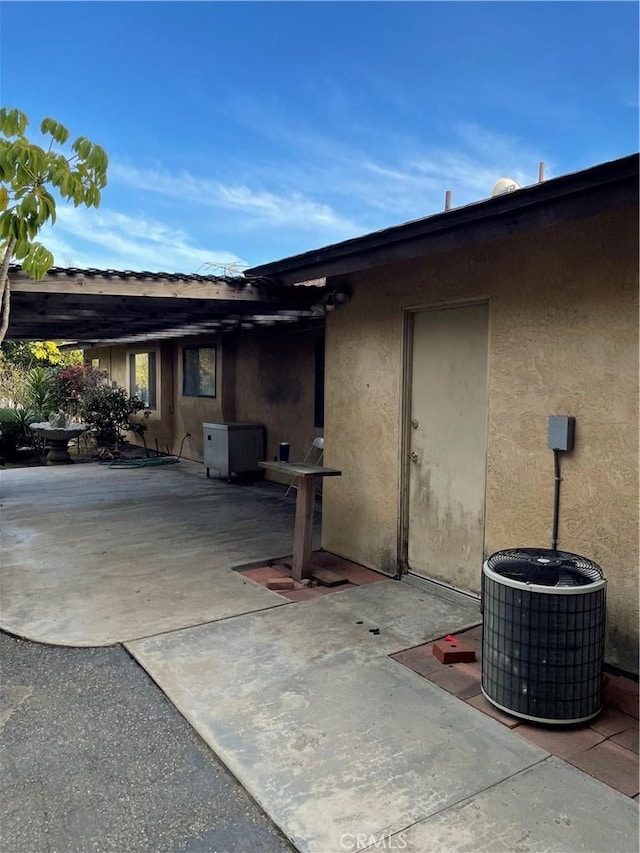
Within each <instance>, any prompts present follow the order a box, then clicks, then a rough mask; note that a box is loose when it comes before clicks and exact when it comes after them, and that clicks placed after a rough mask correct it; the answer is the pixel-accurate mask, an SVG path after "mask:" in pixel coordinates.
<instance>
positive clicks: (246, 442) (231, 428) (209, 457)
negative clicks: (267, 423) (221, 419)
mask: <svg viewBox="0 0 640 853" xmlns="http://www.w3.org/2000/svg"><path fill="white" fill-rule="evenodd" d="M202 440H203V447H204V451H203V456H204V465H205V468H206V469H207V477H208V476H209V472H211V473H212V474H213V476H214V477H227V479H230V478H231V476H232V475H234V474H262V470H261V469H260V468H259V467H258V462H260V461H261V460H264V453H265V443H264V427H263V426H262V425H261V424H247V423H233V422H232V423H225V424H202Z"/></svg>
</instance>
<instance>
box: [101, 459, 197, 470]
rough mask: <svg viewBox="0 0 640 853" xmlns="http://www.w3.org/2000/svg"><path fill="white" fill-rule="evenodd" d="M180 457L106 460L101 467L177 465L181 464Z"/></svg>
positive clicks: (124, 467)
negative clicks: (177, 463)
mask: <svg viewBox="0 0 640 853" xmlns="http://www.w3.org/2000/svg"><path fill="white" fill-rule="evenodd" d="M179 461H180V458H179V457H178V456H157V457H152V458H150V459H116V460H105V461H104V462H101V463H100V464H101V465H106V466H107V468H123V469H126V468H151V467H153V466H154V465H175V464H176V462H179Z"/></svg>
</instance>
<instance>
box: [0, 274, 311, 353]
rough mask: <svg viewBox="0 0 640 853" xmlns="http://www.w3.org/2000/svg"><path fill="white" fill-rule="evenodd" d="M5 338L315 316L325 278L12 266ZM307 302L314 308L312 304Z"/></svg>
mask: <svg viewBox="0 0 640 853" xmlns="http://www.w3.org/2000/svg"><path fill="white" fill-rule="evenodd" d="M10 284H11V314H10V322H9V330H8V333H7V338H8V339H9V340H11V339H13V340H54V341H73V342H75V343H77V344H78V345H79V346H91V345H94V344H98V343H101V344H104V343H125V342H137V341H145V340H151V339H159V340H162V339H169V338H177V337H184V336H189V335H203V334H213V333H217V332H220V331H226V330H232V329H235V328H243V327H244V328H248V327H254V326H262V325H276V324H288V323H294V322H298V321H299V320H301V319H314V318H318V317H321V316H322V315H323V311H322V310H321V309H320V310H319V309H318V303H319V300H320V297H321V295H322V292H323V289H322V286H323V285H324V282H318V283H317V285H316V286H313V287H310V288H290V287H286V286H285V287H281V286H275V287H274V286H269V287H267V286H266V284H265V282H264V280H262V279H255V278H244V277H240V276H238V277H227V278H221V277H217V276H198V275H184V276H182V275H173V274H166V273H137V272H127V271H115V270H93V269H86V270H83V269H75V268H60V267H54V268H53V269H52V270H50V271H49V272H48V273H47V275H46V276H45V277H44V279H43V280H42V281H33V280H32V279H30V278H29V277H28V276H27V275H26V273H24V272H23V271H22V270H21V269H19V268H18V267H13V268H12V269H11V271H10ZM312 305H313V306H314V308H313V310H312Z"/></svg>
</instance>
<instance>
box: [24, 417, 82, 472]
mask: <svg viewBox="0 0 640 853" xmlns="http://www.w3.org/2000/svg"><path fill="white" fill-rule="evenodd" d="M88 428H89V427H88V426H87V425H86V424H69V425H68V426H64V427H61V426H51V424H50V423H49V422H48V421H42V423H39V424H31V425H30V426H29V429H30V430H31V431H32V432H33V433H35V434H36V435H37V436H38V437H39V438H42V439H43V440H44V441H45V444H46V446H47V447H48V448H49V453H48V455H47V465H68V464H69V463H70V462H73V459H72V458H71V456H70V455H69V442H70V441H71V439H73V438H77V437H78V436H79V435H81V434H82V433H83V432H84V431H85V430H87V429H88Z"/></svg>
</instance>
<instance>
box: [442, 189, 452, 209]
mask: <svg viewBox="0 0 640 853" xmlns="http://www.w3.org/2000/svg"><path fill="white" fill-rule="evenodd" d="M444 209H445V211H446V210H451V190H447V191H446V193H445V194H444Z"/></svg>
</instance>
